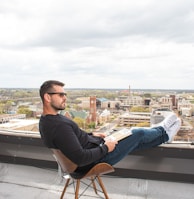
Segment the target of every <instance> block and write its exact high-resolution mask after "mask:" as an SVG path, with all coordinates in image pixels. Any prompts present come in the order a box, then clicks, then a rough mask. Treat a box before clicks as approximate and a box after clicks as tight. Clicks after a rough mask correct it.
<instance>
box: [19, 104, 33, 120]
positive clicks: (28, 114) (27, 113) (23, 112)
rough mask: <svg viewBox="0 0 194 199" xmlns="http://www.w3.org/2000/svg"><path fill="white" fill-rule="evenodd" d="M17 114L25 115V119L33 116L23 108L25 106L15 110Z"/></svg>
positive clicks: (28, 110)
mask: <svg viewBox="0 0 194 199" xmlns="http://www.w3.org/2000/svg"><path fill="white" fill-rule="evenodd" d="M17 113H18V114H26V117H27V118H29V117H32V116H33V112H32V111H31V110H30V109H29V108H28V107H25V106H21V107H19V108H18V110H17Z"/></svg>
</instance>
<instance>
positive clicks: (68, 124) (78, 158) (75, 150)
mask: <svg viewBox="0 0 194 199" xmlns="http://www.w3.org/2000/svg"><path fill="white" fill-rule="evenodd" d="M39 130H40V134H41V137H42V139H43V140H44V143H45V145H46V146H47V147H48V148H55V149H60V150H61V151H62V152H63V153H64V154H65V156H67V157H68V158H69V159H70V160H71V161H73V162H74V163H76V164H77V165H78V167H83V166H87V165H90V164H92V163H94V162H96V161H98V160H100V159H101V158H102V157H104V156H105V155H106V154H107V153H108V147H107V146H106V145H103V143H104V140H103V139H102V138H100V137H95V136H93V135H92V134H88V133H86V132H85V131H83V130H81V129H80V128H79V127H78V125H77V124H76V123H75V122H73V121H72V120H70V119H68V118H67V117H65V116H63V115H60V114H57V115H46V116H41V118H40V122H39Z"/></svg>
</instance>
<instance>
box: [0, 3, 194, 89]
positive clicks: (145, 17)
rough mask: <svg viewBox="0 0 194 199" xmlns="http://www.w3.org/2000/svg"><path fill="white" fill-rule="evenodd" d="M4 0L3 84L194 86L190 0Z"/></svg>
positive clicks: (193, 14) (0, 14)
mask: <svg viewBox="0 0 194 199" xmlns="http://www.w3.org/2000/svg"><path fill="white" fill-rule="evenodd" d="M0 3H1V8H0V24H1V34H0V60H1V62H0V67H1V74H0V81H1V86H0V87H39V86H40V84H41V83H42V82H43V81H45V80H47V79H59V80H62V81H64V82H65V83H66V87H81V88H82V87H86V88H128V85H129V84H130V85H131V88H158V89H159V88H161V89H162V88H165V89H173V88H175V89H178V88H180V89H193V85H194V80H193V76H194V57H193V51H194V45H193V42H194V27H193V23H194V2H193V1H191V0H187V1H183V0H177V1H173V0H168V1H167V0H163V1H161V2H158V1H157V2H156V1H154V0H140V1H128V0H121V1H118V0H107V1H102V0H99V1H89V0H82V1H75V0H72V1H63V0H58V1H54V0H47V1H46V0H34V1H32V0H29V1H24V0H12V1H11V0H6V1H3V0H0Z"/></svg>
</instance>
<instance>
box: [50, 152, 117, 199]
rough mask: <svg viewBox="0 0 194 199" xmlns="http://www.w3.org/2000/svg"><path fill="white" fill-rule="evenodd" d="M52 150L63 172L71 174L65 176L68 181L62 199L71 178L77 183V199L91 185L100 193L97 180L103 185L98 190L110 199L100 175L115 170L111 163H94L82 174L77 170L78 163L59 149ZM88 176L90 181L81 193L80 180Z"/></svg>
mask: <svg viewBox="0 0 194 199" xmlns="http://www.w3.org/2000/svg"><path fill="white" fill-rule="evenodd" d="M51 150H52V152H53V155H54V157H55V159H56V161H57V163H58V166H59V167H60V168H61V170H62V172H63V173H65V174H66V176H67V174H69V175H68V176H69V177H67V178H66V176H64V177H65V178H66V179H67V181H66V183H65V186H64V189H63V191H62V194H61V197H60V199H63V196H64V194H65V191H66V189H67V187H68V185H69V183H70V180H71V179H72V181H73V184H74V182H75V184H76V185H75V199H78V198H79V197H81V196H82V195H83V193H84V192H85V191H86V190H87V189H88V187H91V185H92V186H93V189H94V191H95V193H96V194H98V193H97V187H96V184H95V182H98V184H99V186H100V187H101V190H98V191H100V192H102V193H103V194H104V196H105V198H106V199H109V197H108V194H107V192H106V189H105V187H104V185H103V182H102V179H101V177H100V175H102V174H106V173H110V172H114V168H113V167H112V166H111V165H109V164H107V163H98V164H96V165H94V166H93V167H92V168H91V169H90V170H89V171H87V172H85V173H84V174H83V173H82V174H80V173H76V172H75V170H76V168H77V165H76V164H75V163H73V162H72V161H71V160H69V159H68V158H67V157H66V156H65V155H64V154H63V153H62V152H61V151H60V150H59V149H51ZM88 177H89V178H90V183H89V184H87V188H86V189H85V190H84V191H83V192H82V194H80V195H79V188H80V182H82V181H81V180H82V179H85V178H88ZM84 184H85V182H84Z"/></svg>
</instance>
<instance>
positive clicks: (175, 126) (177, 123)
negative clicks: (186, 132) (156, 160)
mask: <svg viewBox="0 0 194 199" xmlns="http://www.w3.org/2000/svg"><path fill="white" fill-rule="evenodd" d="M180 127H181V119H180V118H177V120H176V121H175V122H174V124H173V125H172V126H171V127H170V128H169V129H168V130H167V131H166V133H167V134H168V137H169V140H168V141H167V143H171V142H172V141H173V139H174V136H175V135H176V134H177V132H178V131H179V129H180Z"/></svg>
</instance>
